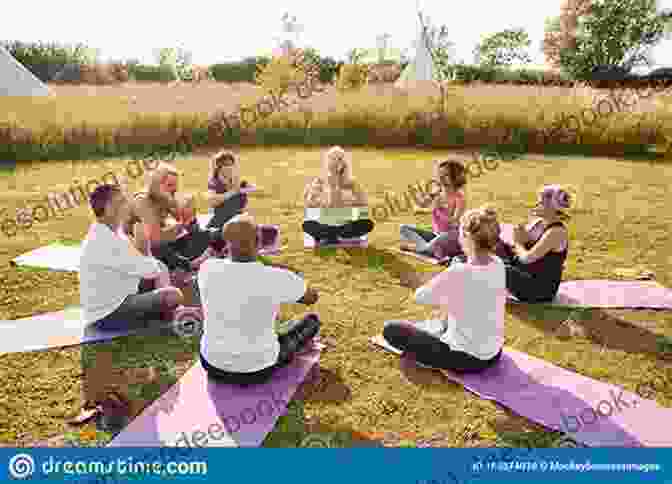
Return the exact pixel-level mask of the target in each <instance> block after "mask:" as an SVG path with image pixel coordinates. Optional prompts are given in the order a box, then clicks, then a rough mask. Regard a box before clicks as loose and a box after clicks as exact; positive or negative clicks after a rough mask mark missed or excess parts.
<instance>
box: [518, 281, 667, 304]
mask: <svg viewBox="0 0 672 484" xmlns="http://www.w3.org/2000/svg"><path fill="white" fill-rule="evenodd" d="M509 301H510V302H512V303H515V304H520V302H519V301H518V300H516V299H515V298H514V297H513V296H511V295H509ZM550 305H552V306H565V307H577V308H613V309H616V308H618V309H672V291H671V290H670V289H668V288H666V287H664V286H661V285H660V284H658V283H657V282H654V281H606V280H586V281H567V282H563V283H562V284H560V290H559V291H558V295H557V296H556V298H555V300H554V301H553V302H552V303H550Z"/></svg>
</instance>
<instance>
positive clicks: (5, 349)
mask: <svg viewBox="0 0 672 484" xmlns="http://www.w3.org/2000/svg"><path fill="white" fill-rule="evenodd" d="M147 324H148V325H149V327H148V328H141V329H134V330H126V331H101V330H99V329H98V328H96V327H95V326H93V325H87V324H86V323H85V322H84V321H83V320H82V309H81V308H80V307H78V306H73V307H70V308H66V309H64V310H63V311H58V312H54V313H46V314H40V315H37V316H32V317H30V318H23V319H16V320H12V321H0V354H4V353H22V352H27V351H40V350H46V349H49V348H64V347H66V346H76V345H81V344H86V343H95V342H100V341H109V340H111V339H114V338H119V337H121V336H128V335H131V334H144V333H152V332H153V333H156V332H157V331H158V330H160V329H165V330H170V328H171V327H172V326H173V323H172V322H166V321H151V322H148V323H147Z"/></svg>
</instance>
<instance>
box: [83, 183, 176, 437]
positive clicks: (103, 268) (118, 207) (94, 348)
mask: <svg viewBox="0 0 672 484" xmlns="http://www.w3.org/2000/svg"><path fill="white" fill-rule="evenodd" d="M89 202H90V204H91V208H92V209H93V213H94V214H95V217H96V221H95V222H94V223H93V224H91V227H90V228H89V232H88V234H87V235H86V238H85V239H84V243H83V245H82V256H81V259H80V270H79V286H80V301H81V306H82V310H83V316H84V320H85V322H86V323H87V324H92V325H95V327H97V328H98V329H101V330H104V331H116V330H134V329H141V328H146V327H148V326H149V324H152V323H154V322H162V321H165V322H169V321H171V320H172V319H173V315H174V311H175V309H176V308H177V307H178V306H179V305H180V304H182V302H183V299H184V296H183V293H182V291H180V289H178V288H176V287H172V286H170V285H169V284H168V283H169V274H168V269H167V267H165V265H163V264H162V263H161V262H160V261H159V260H157V259H155V258H152V257H147V256H144V255H142V254H141V253H140V252H139V251H138V250H137V249H136V248H135V247H134V245H133V244H132V242H131V241H130V240H129V239H128V238H127V237H125V236H124V234H123V232H122V231H121V230H120V225H121V223H122V220H123V218H124V216H125V212H126V211H127V209H128V200H127V198H126V196H125V194H124V193H123V192H122V190H121V189H120V187H119V186H117V185H101V186H99V187H98V188H96V189H95V190H94V191H93V193H91V196H90V200H89ZM159 279H160V282H159V283H158V284H157V283H156V282H157V280H159ZM151 286H159V287H157V288H156V289H149V287H151ZM81 358H82V370H83V377H84V378H83V382H82V393H83V395H82V396H83V402H84V403H83V405H82V411H81V413H80V415H79V416H78V417H77V418H76V419H75V422H76V423H80V424H81V423H84V422H85V421H87V420H89V419H90V418H93V417H94V416H95V415H96V414H97V413H98V410H97V409H96V407H97V406H99V405H100V406H101V407H102V409H103V413H104V414H107V413H108V412H109V411H112V410H111V409H115V408H117V409H119V408H122V409H123V408H125V410H123V411H124V412H125V411H129V412H130V410H129V409H130V408H131V407H132V404H131V403H132V399H131V397H130V396H129V395H128V392H127V391H126V390H124V389H125V388H127V380H126V378H127V376H126V375H125V374H124V372H123V371H122V372H120V371H117V370H119V369H118V368H117V367H116V363H115V362H114V361H113V355H112V350H111V349H110V348H109V345H105V344H85V345H83V346H82V351H81ZM120 373H121V374H120ZM114 412H116V410H114ZM130 416H131V415H130V414H126V415H125V417H127V418H130Z"/></svg>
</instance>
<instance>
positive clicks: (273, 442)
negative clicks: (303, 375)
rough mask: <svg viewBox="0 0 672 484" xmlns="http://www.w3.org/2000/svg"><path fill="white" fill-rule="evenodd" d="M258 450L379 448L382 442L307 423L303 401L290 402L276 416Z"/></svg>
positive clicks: (343, 429)
mask: <svg viewBox="0 0 672 484" xmlns="http://www.w3.org/2000/svg"><path fill="white" fill-rule="evenodd" d="M262 447H270V448H297V447H315V448H318V447H322V448H329V447H331V448H348V447H383V445H382V443H381V442H379V441H376V440H373V439H370V438H368V437H367V436H366V434H365V433H360V432H358V431H356V430H354V429H353V428H350V427H345V426H343V425H339V426H333V425H328V424H323V423H320V422H317V421H313V422H311V421H309V420H308V419H307V418H306V416H305V413H304V408H303V402H301V401H297V400H292V402H290V404H289V407H288V409H287V414H286V415H283V416H282V417H280V419H279V420H278V423H277V424H276V426H275V429H273V432H271V433H270V434H268V436H267V437H266V439H265V440H264V443H263V444H262Z"/></svg>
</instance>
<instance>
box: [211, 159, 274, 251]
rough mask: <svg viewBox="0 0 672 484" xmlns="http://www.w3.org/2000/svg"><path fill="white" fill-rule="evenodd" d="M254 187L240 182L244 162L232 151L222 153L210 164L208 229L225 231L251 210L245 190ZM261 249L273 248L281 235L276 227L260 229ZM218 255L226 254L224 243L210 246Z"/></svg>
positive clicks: (265, 226)
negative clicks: (230, 223)
mask: <svg viewBox="0 0 672 484" xmlns="http://www.w3.org/2000/svg"><path fill="white" fill-rule="evenodd" d="M249 186H250V185H249V183H247V182H246V181H245V180H242V181H241V180H240V161H239V159H238V157H236V155H235V153H233V152H232V151H229V150H222V151H220V152H218V153H217V154H216V155H215V156H214V157H213V158H212V160H211V162H210V177H209V178H208V192H207V194H206V198H207V200H208V205H209V207H210V209H211V210H212V212H213V217H212V218H211V219H210V221H209V222H208V225H207V227H206V229H208V230H211V231H212V230H215V229H217V230H221V228H222V227H223V226H224V224H226V223H227V222H228V221H230V220H231V219H233V218H234V217H235V216H237V215H241V214H243V213H245V211H246V209H247V204H248V199H247V194H246V193H243V192H242V191H241V190H243V189H245V188H248V187H249ZM259 233H260V240H259V242H260V245H261V247H263V248H268V247H271V246H273V245H274V244H275V243H276V241H277V239H278V237H279V235H280V234H279V232H278V229H277V227H275V226H274V225H260V226H259ZM210 247H211V248H212V249H214V251H215V252H218V251H222V250H226V243H225V241H224V240H219V241H216V242H215V243H213V244H210Z"/></svg>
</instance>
